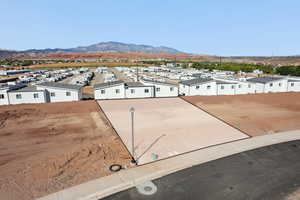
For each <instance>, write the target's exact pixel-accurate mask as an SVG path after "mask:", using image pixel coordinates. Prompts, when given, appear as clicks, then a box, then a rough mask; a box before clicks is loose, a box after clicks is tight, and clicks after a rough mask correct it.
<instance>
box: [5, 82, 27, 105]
mask: <svg viewBox="0 0 300 200" xmlns="http://www.w3.org/2000/svg"><path fill="white" fill-rule="evenodd" d="M22 87H25V86H23V85H8V84H6V83H4V84H0V105H9V104H10V101H9V95H8V92H10V91H13V90H17V89H19V88H22Z"/></svg>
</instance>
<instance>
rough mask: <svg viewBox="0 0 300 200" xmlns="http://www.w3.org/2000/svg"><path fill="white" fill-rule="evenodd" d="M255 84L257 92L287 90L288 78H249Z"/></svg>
mask: <svg viewBox="0 0 300 200" xmlns="http://www.w3.org/2000/svg"><path fill="white" fill-rule="evenodd" d="M247 81H248V82H250V83H254V84H255V93H271V92H287V91H288V80H287V79H286V78H283V77H273V76H262V77H256V78H251V79H248V80H247Z"/></svg>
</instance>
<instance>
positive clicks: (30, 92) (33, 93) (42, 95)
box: [8, 86, 47, 104]
mask: <svg viewBox="0 0 300 200" xmlns="http://www.w3.org/2000/svg"><path fill="white" fill-rule="evenodd" d="M8 98H9V104H30V103H46V102H47V97H46V91H45V90H40V89H37V87H36V86H28V87H21V88H18V89H15V90H10V91H9V92H8Z"/></svg>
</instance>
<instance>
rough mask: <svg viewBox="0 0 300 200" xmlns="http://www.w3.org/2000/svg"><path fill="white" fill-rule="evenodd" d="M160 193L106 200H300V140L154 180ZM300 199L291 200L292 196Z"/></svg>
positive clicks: (133, 190)
mask: <svg viewBox="0 0 300 200" xmlns="http://www.w3.org/2000/svg"><path fill="white" fill-rule="evenodd" d="M153 183H154V184H155V185H156V186H157V192H156V193H155V194H153V195H149V196H146V195H142V194H140V193H139V192H138V191H137V189H136V188H131V189H128V190H126V191H123V192H120V193H117V194H115V195H112V196H109V197H107V198H104V199H105V200H150V199H151V200H156V199H159V200H206V199H207V200H218V199H220V200H236V199H238V200H250V199H251V200H263V199H265V200H269V199H270V200H279V199H288V200H296V199H297V200H299V199H300V140H298V141H293V142H287V143H282V144H276V145H272V146H268V147H263V148H259V149H256V150H252V151H247V152H243V153H240V154H236V155H233V156H229V157H226V158H222V159H219V160H215V161H211V162H208V163H205V164H201V165H198V166H195V167H192V168H189V169H185V170H182V171H179V172H177V173H174V174H170V175H168V176H165V177H162V178H160V179H157V180H154V181H153ZM296 190H297V191H298V195H299V196H297V197H296V195H294V196H293V198H291V197H290V196H289V195H291V194H295V191H296Z"/></svg>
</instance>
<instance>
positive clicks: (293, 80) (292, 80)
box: [288, 79, 300, 82]
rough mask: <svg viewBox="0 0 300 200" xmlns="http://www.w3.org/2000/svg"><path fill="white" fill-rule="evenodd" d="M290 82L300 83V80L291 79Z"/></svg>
mask: <svg viewBox="0 0 300 200" xmlns="http://www.w3.org/2000/svg"><path fill="white" fill-rule="evenodd" d="M288 82H300V80H296V79H289V80H288Z"/></svg>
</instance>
